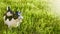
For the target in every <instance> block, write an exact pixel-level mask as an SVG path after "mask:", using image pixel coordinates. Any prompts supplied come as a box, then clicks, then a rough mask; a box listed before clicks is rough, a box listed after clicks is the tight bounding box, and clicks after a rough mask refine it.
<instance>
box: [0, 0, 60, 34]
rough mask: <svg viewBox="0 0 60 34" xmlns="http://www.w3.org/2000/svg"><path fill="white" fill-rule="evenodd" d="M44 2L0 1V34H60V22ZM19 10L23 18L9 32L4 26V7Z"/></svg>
mask: <svg viewBox="0 0 60 34" xmlns="http://www.w3.org/2000/svg"><path fill="white" fill-rule="evenodd" d="M50 5H51V4H50V3H48V2H47V1H44V0H0V34H60V25H59V24H60V20H59V19H58V17H56V16H55V15H54V14H53V13H51V12H52V7H51V6H52V5H51V6H50ZM7 6H11V9H12V10H13V11H16V10H20V11H21V12H22V15H23V17H24V19H23V22H22V23H21V24H20V26H18V27H17V28H12V30H9V29H8V27H7V25H5V24H4V21H3V15H4V13H5V12H6V7H7Z"/></svg>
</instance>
